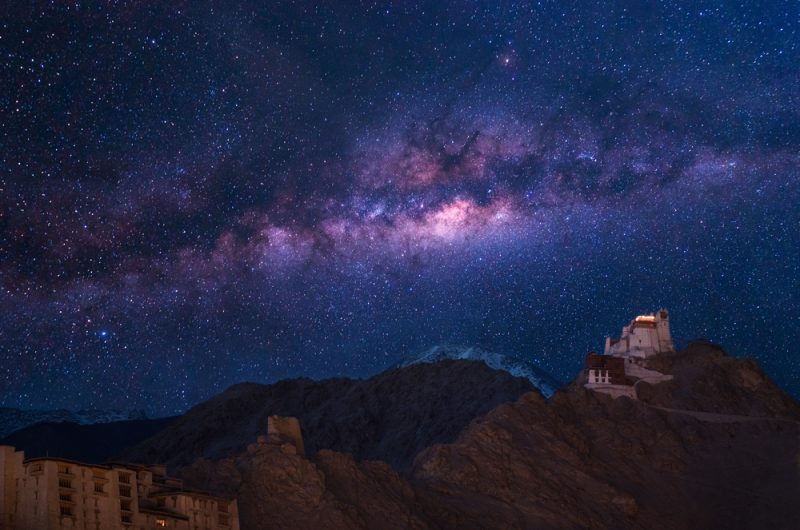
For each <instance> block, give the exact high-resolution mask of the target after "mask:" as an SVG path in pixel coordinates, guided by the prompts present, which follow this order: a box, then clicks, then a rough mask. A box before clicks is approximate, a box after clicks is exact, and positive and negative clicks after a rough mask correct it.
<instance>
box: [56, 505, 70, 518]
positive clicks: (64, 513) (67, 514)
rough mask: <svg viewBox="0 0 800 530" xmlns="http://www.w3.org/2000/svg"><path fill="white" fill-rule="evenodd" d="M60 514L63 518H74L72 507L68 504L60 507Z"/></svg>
mask: <svg viewBox="0 0 800 530" xmlns="http://www.w3.org/2000/svg"><path fill="white" fill-rule="evenodd" d="M59 513H60V514H61V517H72V506H70V505H68V504H62V505H61V506H59Z"/></svg>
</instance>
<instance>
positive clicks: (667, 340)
mask: <svg viewBox="0 0 800 530" xmlns="http://www.w3.org/2000/svg"><path fill="white" fill-rule="evenodd" d="M674 351H675V346H674V345H673V344H672V336H671V335H670V333H669V313H668V312H667V310H666V309H660V310H659V311H657V312H655V313H652V314H649V315H639V316H638V317H636V318H634V319H633V320H631V323H630V324H628V325H627V326H625V327H623V328H622V335H621V336H620V338H618V339H612V338H611V337H606V347H605V351H604V354H605V355H616V356H621V357H641V358H645V359H646V358H647V357H651V356H653V355H656V354H659V353H669V352H674Z"/></svg>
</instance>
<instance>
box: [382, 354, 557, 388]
mask: <svg viewBox="0 0 800 530" xmlns="http://www.w3.org/2000/svg"><path fill="white" fill-rule="evenodd" d="M445 359H451V360H466V361H481V362H483V363H485V364H486V365H487V366H489V367H490V368H494V369H495V370H503V371H504V372H508V373H510V374H511V375H513V376H514V377H524V378H525V379H527V380H528V381H530V382H531V384H532V385H533V386H534V387H536V388H537V389H539V392H541V393H542V395H543V396H545V397H550V396H552V395H553V394H554V393H555V391H556V390H558V389H559V388H560V387H561V386H562V383H561V382H559V381H558V380H556V379H555V378H554V377H553V376H551V375H550V374H548V373H547V372H546V371H544V370H543V369H541V368H539V367H538V366H537V365H536V364H535V363H534V361H532V360H529V359H523V358H520V357H516V356H513V355H506V354H502V353H497V352H490V351H486V350H483V349H481V348H476V347H472V346H456V345H440V346H434V347H433V348H431V349H429V350H426V351H424V352H422V353H421V354H419V355H413V356H409V357H407V358H405V359H403V360H401V361H400V363H399V364H398V366H399V367H405V366H411V365H413V364H421V363H435V362H439V361H443V360H445Z"/></svg>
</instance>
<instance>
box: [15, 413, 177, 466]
mask: <svg viewBox="0 0 800 530" xmlns="http://www.w3.org/2000/svg"><path fill="white" fill-rule="evenodd" d="M174 420H175V418H157V419H151V420H129V421H115V422H109V423H96V424H91V425H81V424H78V423H71V422H60V423H54V422H42V423H36V424H34V425H31V426H29V427H25V428H24V429H20V430H18V431H16V432H14V433H11V434H10V435H8V436H6V437H5V438H3V439H2V440H0V445H12V446H14V447H16V448H17V449H20V450H24V451H25V457H26V458H34V457H38V456H53V457H59V458H69V459H71V460H78V461H80V462H87V463H91V464H100V463H103V462H105V461H107V460H108V459H110V458H112V457H114V456H115V455H117V454H118V453H119V452H120V451H122V450H123V449H124V448H125V447H128V446H130V445H133V444H136V443H139V442H141V441H143V440H145V439H146V438H149V437H150V436H153V435H154V434H156V433H157V432H159V431H161V430H162V429H164V428H165V427H167V426H168V425H170V424H171V423H172V422H173V421H174Z"/></svg>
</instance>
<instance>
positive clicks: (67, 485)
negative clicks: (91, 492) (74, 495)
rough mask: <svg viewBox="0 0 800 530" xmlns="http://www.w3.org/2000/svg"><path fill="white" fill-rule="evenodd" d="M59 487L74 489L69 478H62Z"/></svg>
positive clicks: (59, 480)
mask: <svg viewBox="0 0 800 530" xmlns="http://www.w3.org/2000/svg"><path fill="white" fill-rule="evenodd" d="M58 487H59V488H72V481H71V480H70V479H68V478H60V479H58Z"/></svg>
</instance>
